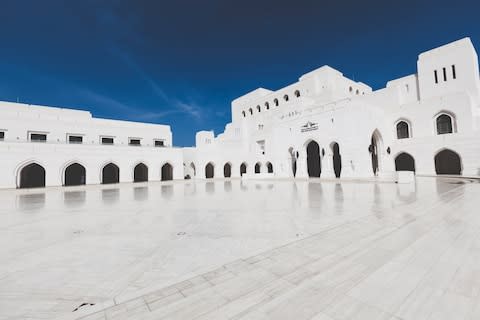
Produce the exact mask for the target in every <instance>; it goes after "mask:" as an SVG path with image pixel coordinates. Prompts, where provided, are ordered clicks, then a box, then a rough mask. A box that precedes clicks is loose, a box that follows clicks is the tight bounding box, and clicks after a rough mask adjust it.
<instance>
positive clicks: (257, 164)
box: [255, 162, 262, 174]
mask: <svg viewBox="0 0 480 320" xmlns="http://www.w3.org/2000/svg"><path fill="white" fill-rule="evenodd" d="M261 167H262V165H261V164H260V162H257V163H256V164H255V173H256V174H258V173H260V168H261Z"/></svg>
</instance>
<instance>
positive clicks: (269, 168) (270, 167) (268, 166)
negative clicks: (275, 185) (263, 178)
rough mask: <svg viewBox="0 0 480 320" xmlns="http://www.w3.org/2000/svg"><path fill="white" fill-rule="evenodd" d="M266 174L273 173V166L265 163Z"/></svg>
mask: <svg viewBox="0 0 480 320" xmlns="http://www.w3.org/2000/svg"><path fill="white" fill-rule="evenodd" d="M267 172H268V173H273V165H272V163H270V162H267Z"/></svg>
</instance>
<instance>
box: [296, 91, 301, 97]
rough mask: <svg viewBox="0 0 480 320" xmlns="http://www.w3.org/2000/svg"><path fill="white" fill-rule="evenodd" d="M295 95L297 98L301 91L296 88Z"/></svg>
mask: <svg viewBox="0 0 480 320" xmlns="http://www.w3.org/2000/svg"><path fill="white" fill-rule="evenodd" d="M295 97H297V98H298V97H300V91H298V90H295Z"/></svg>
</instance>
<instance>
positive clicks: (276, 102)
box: [273, 99, 278, 107]
mask: <svg viewBox="0 0 480 320" xmlns="http://www.w3.org/2000/svg"><path fill="white" fill-rule="evenodd" d="M273 103H274V104H275V107H278V99H273Z"/></svg>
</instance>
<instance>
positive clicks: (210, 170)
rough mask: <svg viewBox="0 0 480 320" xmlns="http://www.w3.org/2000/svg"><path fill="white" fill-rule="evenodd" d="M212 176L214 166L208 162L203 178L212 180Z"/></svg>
mask: <svg viewBox="0 0 480 320" xmlns="http://www.w3.org/2000/svg"><path fill="white" fill-rule="evenodd" d="M214 176H215V165H214V164H213V163H212V162H209V163H207V165H206V166H205V178H207V179H213V177H214Z"/></svg>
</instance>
